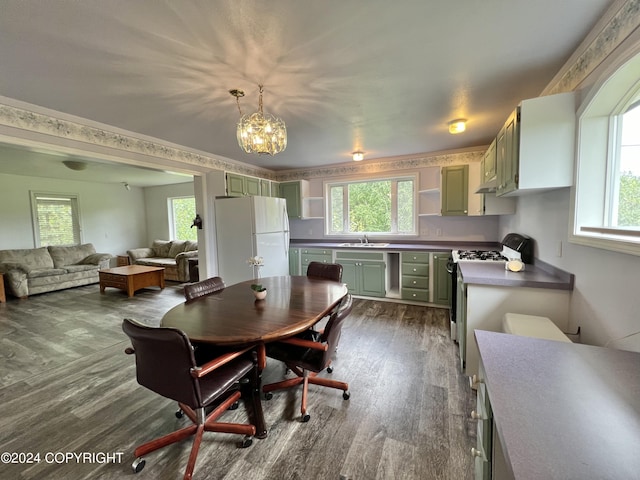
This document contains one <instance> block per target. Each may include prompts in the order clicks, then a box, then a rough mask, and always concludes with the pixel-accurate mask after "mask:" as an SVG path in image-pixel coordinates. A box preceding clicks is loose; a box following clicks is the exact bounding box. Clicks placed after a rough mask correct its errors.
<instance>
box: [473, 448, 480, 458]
mask: <svg viewBox="0 0 640 480" xmlns="http://www.w3.org/2000/svg"><path fill="white" fill-rule="evenodd" d="M471 456H473V457H481V456H482V452H481V451H480V450H478V449H477V448H473V447H472V448H471Z"/></svg>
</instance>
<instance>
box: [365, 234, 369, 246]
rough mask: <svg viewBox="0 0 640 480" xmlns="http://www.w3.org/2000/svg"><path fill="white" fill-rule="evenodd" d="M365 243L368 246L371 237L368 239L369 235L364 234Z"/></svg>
mask: <svg viewBox="0 0 640 480" xmlns="http://www.w3.org/2000/svg"><path fill="white" fill-rule="evenodd" d="M364 243H365V244H367V243H369V237H367V234H366V233H365V234H364Z"/></svg>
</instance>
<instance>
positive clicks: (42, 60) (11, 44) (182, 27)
mask: <svg viewBox="0 0 640 480" xmlns="http://www.w3.org/2000/svg"><path fill="white" fill-rule="evenodd" d="M611 3H612V1H611V0H561V1H557V0H536V1H530V0H483V1H480V0H456V1H446V2H445V1H435V0H429V1H427V0H398V1H395V2H390V1H388V0H384V1H380V0H366V1H365V0H349V1H347V0H325V1H311V0H299V1H294V0H270V1H257V0H251V1H247V0H241V1H239V0H206V1H205V0H201V1H196V0H192V1H187V0H183V1H169V0H165V1H160V0H136V1H131V0H83V1H82V2H78V1H71V0H48V1H46V2H43V1H36V0H0V95H3V96H6V97H10V98H14V99H17V100H21V101H25V102H28V103H32V104H35V105H39V106H43V107H47V108H50V109H53V110H56V111H60V112H64V113H68V114H72V115H77V116H80V117H84V118H87V119H91V120H94V121H98V122H102V123H105V124H108V125H113V126H116V127H119V128H122V129H125V130H129V131H132V132H137V133H141V134H144V135H149V136H152V137H156V138H159V139H163V140H166V141H170V142H173V143H176V144H179V145H183V146H186V147H189V148H193V149H197V150H200V151H203V152H206V153H210V154H216V155H221V156H224V157H227V158H230V159H234V160H239V161H242V162H246V163H251V164H254V165H258V166H261V167H265V168H270V169H274V170H282V169H288V168H301V167H312V166H319V165H327V164H332V163H343V162H347V161H349V160H350V156H351V152H352V151H354V150H363V151H364V152H365V158H366V159H371V158H382V157H392V156H400V155H411V154H417V153H424V152H437V151H442V150H450V149H457V148H466V147H473V146H479V145H486V144H487V143H488V142H489V141H490V140H491V138H492V137H493V136H495V134H496V133H497V131H498V130H499V128H500V126H501V125H502V123H503V121H504V120H505V119H506V117H507V115H508V114H509V112H510V111H511V110H512V109H513V108H514V107H515V105H516V104H517V103H518V102H519V101H520V100H522V99H524V98H530V97H535V96H537V95H539V94H540V92H541V91H542V90H543V89H544V87H545V86H546V85H547V84H548V83H549V82H550V81H551V79H552V78H553V76H554V75H555V73H556V72H557V71H558V70H559V68H560V67H561V66H562V65H563V63H564V62H565V61H566V60H567V59H568V58H569V56H570V55H571V53H572V52H573V51H574V50H575V49H576V47H577V46H578V45H579V43H580V42H581V41H582V40H583V39H584V37H585V36H586V34H587V33H588V32H589V31H590V29H591V28H592V27H593V26H594V24H595V23H596V21H597V19H598V18H599V17H600V16H601V15H602V14H603V13H604V11H605V10H606V8H608V6H609V5H610V4H611ZM259 83H262V84H264V88H265V94H264V109H265V111H267V112H269V113H272V114H275V115H278V116H280V117H281V118H282V119H284V121H285V122H286V124H287V129H288V133H289V144H288V147H287V149H286V150H285V152H283V153H281V154H279V155H277V156H275V157H269V156H255V155H247V154H244V153H242V152H241V151H240V149H239V147H238V145H237V142H236V139H235V124H236V122H237V119H238V111H237V107H236V104H235V99H234V98H233V97H232V96H231V95H230V94H229V93H228V90H229V89H232V88H239V89H242V90H244V91H245V93H246V96H245V97H244V98H243V99H242V101H241V106H242V109H243V113H246V112H248V111H254V110H255V109H256V108H257V100H258V96H257V93H258V87H257V85H258V84H259ZM457 117H464V118H467V119H468V120H469V121H468V129H467V131H466V132H465V133H463V134H460V135H456V136H453V135H450V134H449V133H448V132H447V122H448V121H450V120H452V119H454V118H457Z"/></svg>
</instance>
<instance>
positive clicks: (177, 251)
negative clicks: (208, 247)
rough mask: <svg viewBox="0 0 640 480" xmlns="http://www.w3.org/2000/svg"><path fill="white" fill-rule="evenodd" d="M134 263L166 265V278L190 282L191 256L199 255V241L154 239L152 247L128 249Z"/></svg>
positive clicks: (130, 258)
mask: <svg viewBox="0 0 640 480" xmlns="http://www.w3.org/2000/svg"><path fill="white" fill-rule="evenodd" d="M127 255H129V261H130V262H131V264H132V265H146V266H149V267H164V278H165V280H173V281H174V282H188V281H190V280H189V258H197V257H198V243H197V242H192V241H189V240H184V241H183V240H154V242H153V244H152V245H151V247H148V248H147V247H145V248H134V249H132V250H127Z"/></svg>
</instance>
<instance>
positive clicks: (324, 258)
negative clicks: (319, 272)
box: [300, 248, 333, 275]
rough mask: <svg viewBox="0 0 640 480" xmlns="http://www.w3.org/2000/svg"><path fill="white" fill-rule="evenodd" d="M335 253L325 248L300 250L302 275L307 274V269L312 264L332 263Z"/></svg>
mask: <svg viewBox="0 0 640 480" xmlns="http://www.w3.org/2000/svg"><path fill="white" fill-rule="evenodd" d="M332 259H333V251H332V250H328V249H325V248H301V249H300V268H301V270H300V275H306V274H307V267H308V266H309V264H310V263H311V262H320V263H331V262H332Z"/></svg>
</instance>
